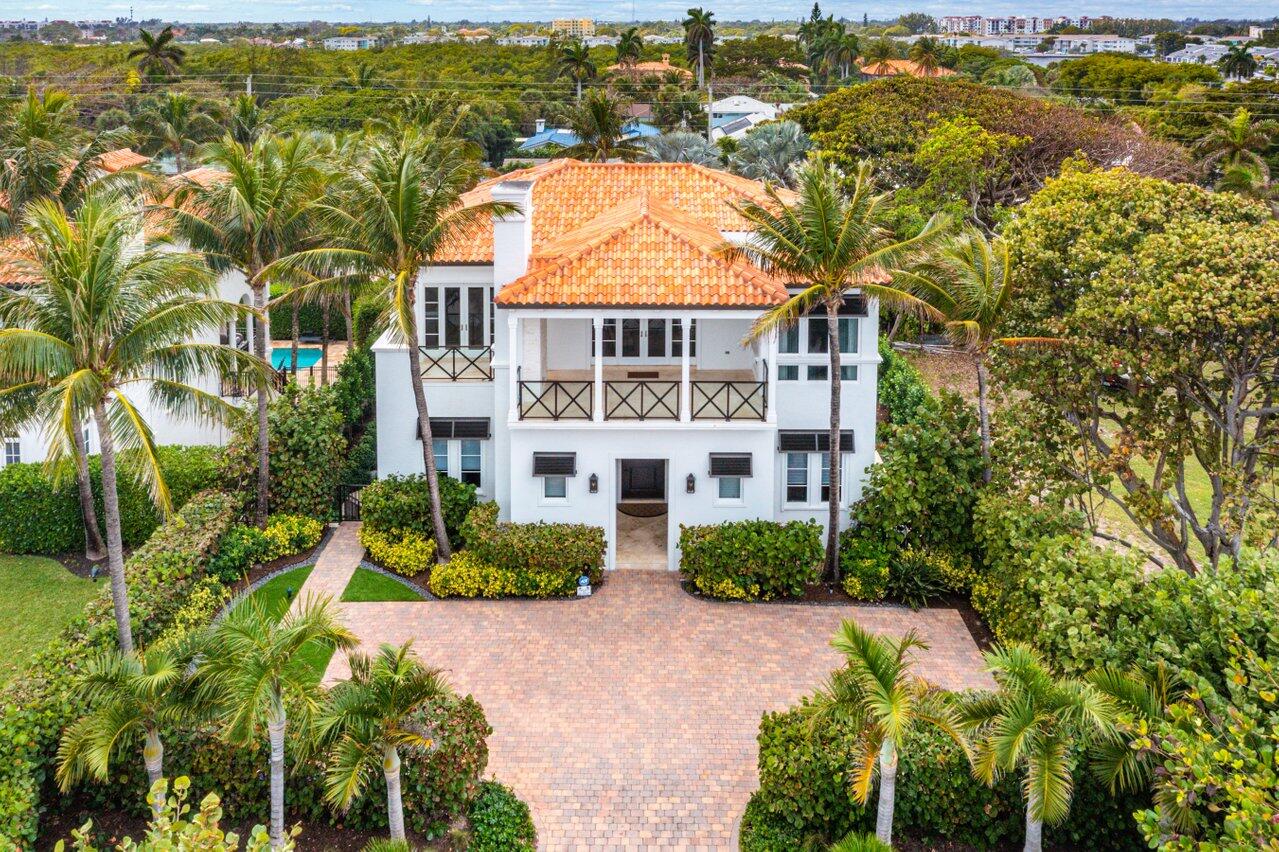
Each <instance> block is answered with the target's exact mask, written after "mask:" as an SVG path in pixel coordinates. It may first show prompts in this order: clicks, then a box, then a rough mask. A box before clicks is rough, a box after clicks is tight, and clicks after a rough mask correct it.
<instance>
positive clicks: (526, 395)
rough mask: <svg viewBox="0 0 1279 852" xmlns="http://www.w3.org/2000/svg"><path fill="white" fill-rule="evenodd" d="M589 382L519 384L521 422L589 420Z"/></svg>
mask: <svg viewBox="0 0 1279 852" xmlns="http://www.w3.org/2000/svg"><path fill="white" fill-rule="evenodd" d="M592 390H593V385H592V384H591V382H524V381H521V382H519V386H518V388H517V393H518V399H517V402H518V405H519V412H520V419H521V420H539V419H549V420H565V419H570V420H590V419H591V408H592V404H593V403H592V398H593V394H592Z"/></svg>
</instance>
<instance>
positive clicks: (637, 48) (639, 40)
mask: <svg viewBox="0 0 1279 852" xmlns="http://www.w3.org/2000/svg"><path fill="white" fill-rule="evenodd" d="M643 50H644V37H643V36H642V35H640V31H639V28H638V27H628V28H627V29H625V30H623V31H622V34H621V35H620V36H618V39H617V64H618V65H634V64H635V63H636V62H639V58H640V54H641V53H642V52H643Z"/></svg>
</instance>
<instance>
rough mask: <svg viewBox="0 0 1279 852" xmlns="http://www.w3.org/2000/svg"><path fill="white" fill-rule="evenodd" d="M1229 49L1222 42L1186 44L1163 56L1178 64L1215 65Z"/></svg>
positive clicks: (1166, 59) (1165, 59) (1168, 60)
mask: <svg viewBox="0 0 1279 852" xmlns="http://www.w3.org/2000/svg"><path fill="white" fill-rule="evenodd" d="M1229 49H1230V48H1229V47H1227V46H1226V45H1224V44H1188V45H1186V46H1185V47H1183V48H1182V49H1181V50H1174V51H1173V52H1172V53H1170V54H1168V55H1167V56H1165V57H1164V61H1165V62H1176V63H1177V64H1179V65H1186V64H1191V65H1195V64H1199V65H1215V64H1216V63H1217V60H1218V59H1220V58H1221V57H1223V56H1225V55H1226V52H1227V51H1228V50H1229Z"/></svg>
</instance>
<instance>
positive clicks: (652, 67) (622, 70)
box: [604, 53, 693, 80]
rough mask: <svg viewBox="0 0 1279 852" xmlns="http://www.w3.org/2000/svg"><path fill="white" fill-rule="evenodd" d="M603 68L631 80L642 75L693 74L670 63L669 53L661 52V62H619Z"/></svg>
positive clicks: (684, 75) (690, 75)
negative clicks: (624, 63)
mask: <svg viewBox="0 0 1279 852" xmlns="http://www.w3.org/2000/svg"><path fill="white" fill-rule="evenodd" d="M604 70H606V71H607V72H608V73H610V74H616V75H618V76H619V77H629V78H631V79H632V80H639V79H642V78H644V77H665V76H666V75H667V74H675V75H677V76H679V77H692V76H693V72H692V71H689V70H688V69H687V68H681V67H679V66H678V65H672V64H671V55H670V54H669V53H663V54H662V61H661V62H632V63H629V64H626V65H623V64H621V63H619V64H617V65H610V66H608V68H606V69H604Z"/></svg>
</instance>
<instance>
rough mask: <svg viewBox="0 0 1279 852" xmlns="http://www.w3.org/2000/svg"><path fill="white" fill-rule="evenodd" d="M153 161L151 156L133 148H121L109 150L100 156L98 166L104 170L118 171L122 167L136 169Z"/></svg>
mask: <svg viewBox="0 0 1279 852" xmlns="http://www.w3.org/2000/svg"><path fill="white" fill-rule="evenodd" d="M149 162H151V158H150V157H148V156H146V155H144V154H139V153H138V152H137V151H134V150H133V149H132V148H120V149H118V150H115V151H107V152H106V153H105V154H101V155H100V156H99V157H98V166H99V167H101V169H102V170H103V171H104V172H111V173H114V172H118V171H120V170H121V169H136V168H139V167H141V166H145V165H146V164H147V163H149Z"/></svg>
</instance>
